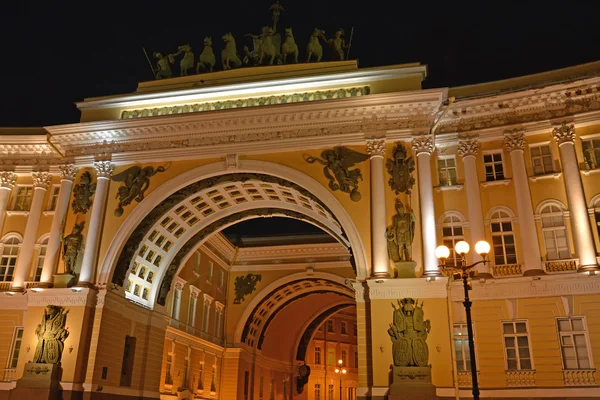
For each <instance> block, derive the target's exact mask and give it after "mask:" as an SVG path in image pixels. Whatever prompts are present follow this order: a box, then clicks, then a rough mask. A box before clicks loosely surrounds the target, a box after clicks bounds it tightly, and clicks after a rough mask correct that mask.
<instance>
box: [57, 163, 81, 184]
mask: <svg viewBox="0 0 600 400" xmlns="http://www.w3.org/2000/svg"><path fill="white" fill-rule="evenodd" d="M58 169H59V170H60V177H61V178H62V179H64V180H67V181H71V182H73V181H74V180H75V175H77V170H78V168H77V167H76V166H74V165H73V164H63V165H59V166H58Z"/></svg>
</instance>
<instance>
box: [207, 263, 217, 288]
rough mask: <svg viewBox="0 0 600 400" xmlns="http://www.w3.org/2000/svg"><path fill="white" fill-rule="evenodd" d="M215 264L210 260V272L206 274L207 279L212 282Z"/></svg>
mask: <svg viewBox="0 0 600 400" xmlns="http://www.w3.org/2000/svg"><path fill="white" fill-rule="evenodd" d="M214 269H215V265H214V263H213V262H212V261H209V262H208V273H207V274H206V280H207V281H209V282H211V283H212V279H213V273H214Z"/></svg>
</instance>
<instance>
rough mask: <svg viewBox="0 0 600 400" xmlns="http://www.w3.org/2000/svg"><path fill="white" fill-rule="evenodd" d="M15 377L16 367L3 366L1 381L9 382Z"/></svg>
mask: <svg viewBox="0 0 600 400" xmlns="http://www.w3.org/2000/svg"><path fill="white" fill-rule="evenodd" d="M16 377H17V369H16V368H4V373H3V374H2V382H10V381H14V380H15V379H16Z"/></svg>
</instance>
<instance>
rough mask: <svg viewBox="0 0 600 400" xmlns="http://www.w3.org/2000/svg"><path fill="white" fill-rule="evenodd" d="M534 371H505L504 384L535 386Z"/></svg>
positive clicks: (510, 385)
mask: <svg viewBox="0 0 600 400" xmlns="http://www.w3.org/2000/svg"><path fill="white" fill-rule="evenodd" d="M534 375H535V371H534V370H527V371H506V386H508V387H524V386H535V377H534Z"/></svg>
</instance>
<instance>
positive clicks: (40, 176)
mask: <svg viewBox="0 0 600 400" xmlns="http://www.w3.org/2000/svg"><path fill="white" fill-rule="evenodd" d="M31 176H32V177H33V187H34V189H35V188H39V189H43V190H47V189H48V186H50V182H51V181H52V175H50V174H49V173H48V172H34V173H32V174H31Z"/></svg>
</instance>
